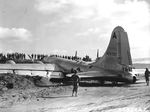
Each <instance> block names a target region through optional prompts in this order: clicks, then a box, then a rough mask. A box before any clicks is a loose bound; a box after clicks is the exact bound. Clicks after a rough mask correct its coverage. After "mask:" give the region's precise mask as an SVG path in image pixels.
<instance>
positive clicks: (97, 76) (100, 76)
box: [78, 71, 132, 82]
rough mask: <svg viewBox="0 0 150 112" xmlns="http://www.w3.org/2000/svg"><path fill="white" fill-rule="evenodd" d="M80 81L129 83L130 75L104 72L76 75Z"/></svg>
mask: <svg viewBox="0 0 150 112" xmlns="http://www.w3.org/2000/svg"><path fill="white" fill-rule="evenodd" d="M78 75H79V77H80V78H81V79H83V80H84V79H93V80H105V81H118V82H131V81H132V76H131V75H130V74H126V75H122V74H121V73H118V74H117V73H111V72H106V71H88V72H81V73H78Z"/></svg>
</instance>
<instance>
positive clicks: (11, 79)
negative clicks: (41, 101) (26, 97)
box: [0, 73, 41, 90]
mask: <svg viewBox="0 0 150 112" xmlns="http://www.w3.org/2000/svg"><path fill="white" fill-rule="evenodd" d="M40 79H41V77H40V76H28V75H17V74H11V73H3V74H0V89H1V90H3V89H4V88H5V89H6V88H7V89H29V88H33V87H35V83H36V82H37V81H40Z"/></svg>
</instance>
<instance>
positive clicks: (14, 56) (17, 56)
mask: <svg viewBox="0 0 150 112" xmlns="http://www.w3.org/2000/svg"><path fill="white" fill-rule="evenodd" d="M48 56H51V57H58V58H64V59H68V60H83V61H91V58H90V57H89V56H87V55H86V56H85V57H83V58H81V57H78V56H67V55H57V54H51V55H47V54H25V53H18V52H16V53H7V54H3V53H0V63H6V62H7V61H8V60H13V61H15V62H25V61H27V62H29V61H41V60H42V59H43V58H45V57H48Z"/></svg>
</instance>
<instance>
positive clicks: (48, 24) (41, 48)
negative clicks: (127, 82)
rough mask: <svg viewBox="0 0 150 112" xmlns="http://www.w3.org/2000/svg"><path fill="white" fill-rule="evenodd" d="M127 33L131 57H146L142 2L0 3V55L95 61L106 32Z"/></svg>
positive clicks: (145, 4)
mask: <svg viewBox="0 0 150 112" xmlns="http://www.w3.org/2000/svg"><path fill="white" fill-rule="evenodd" d="M118 25H119V26H122V27H123V28H124V29H125V31H127V33H128V37H129V42H130V47H131V55H132V58H144V57H150V2H149V1H148V0H0V52H23V53H45V54H47V53H48V54H50V53H57V54H64V55H65V54H66V55H74V54H75V50H77V51H78V55H79V56H85V55H86V54H88V55H89V56H90V57H92V58H96V50H97V49H99V51H100V55H103V53H104V51H105V50H106V48H107V46H108V43H109V40H110V36H111V32H112V30H113V29H114V28H115V27H116V26H118Z"/></svg>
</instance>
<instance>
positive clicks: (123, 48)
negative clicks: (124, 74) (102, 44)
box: [93, 26, 132, 69]
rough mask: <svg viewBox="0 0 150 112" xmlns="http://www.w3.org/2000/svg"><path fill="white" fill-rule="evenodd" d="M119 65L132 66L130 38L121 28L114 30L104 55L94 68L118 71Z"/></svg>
mask: <svg viewBox="0 0 150 112" xmlns="http://www.w3.org/2000/svg"><path fill="white" fill-rule="evenodd" d="M118 64H121V65H124V66H129V65H132V59H131V54H130V46H129V41H128V36H127V33H126V32H125V31H124V29H123V28H122V27H120V26H117V27H116V28H115V29H114V30H113V32H112V34H111V39H110V42H109V45H108V47H107V50H106V52H105V53H104V55H103V56H102V57H101V58H100V59H97V60H96V62H95V63H93V65H94V66H97V67H102V68H106V69H116V65H118Z"/></svg>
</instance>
